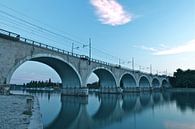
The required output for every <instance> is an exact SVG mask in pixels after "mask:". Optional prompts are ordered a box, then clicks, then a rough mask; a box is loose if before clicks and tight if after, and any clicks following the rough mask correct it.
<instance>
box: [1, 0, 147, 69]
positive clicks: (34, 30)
mask: <svg viewBox="0 0 195 129" xmlns="http://www.w3.org/2000/svg"><path fill="white" fill-rule="evenodd" d="M0 6H3V7H5V8H7V9H9V10H12V11H14V12H15V13H18V14H20V15H22V16H24V17H28V18H29V19H33V20H34V21H37V22H39V23H41V22H40V21H39V20H37V19H34V18H31V17H29V16H27V15H25V14H23V13H20V12H19V11H17V10H15V9H12V8H10V7H8V6H6V5H3V4H2V3H0ZM0 14H3V15H4V16H7V19H9V20H10V19H12V20H13V21H14V22H10V21H9V22H10V23H12V24H15V26H14V25H12V27H14V28H17V29H20V30H25V31H26V32H27V33H30V34H34V35H36V36H39V37H42V38H45V39H47V40H51V41H53V42H55V43H56V42H59V41H58V40H56V39H55V36H56V37H58V38H59V37H60V38H63V39H65V40H66V42H67V41H69V42H67V43H68V44H67V45H66V46H71V44H72V42H74V43H75V44H77V45H78V46H80V48H82V46H84V45H86V44H88V43H87V42H82V41H79V40H76V39H73V38H70V37H69V36H70V34H68V33H66V34H67V35H69V36H66V35H65V34H64V33H65V32H63V34H62V33H57V32H55V31H51V30H50V29H47V28H44V27H42V26H40V25H36V24H34V23H32V22H29V21H27V20H24V19H22V18H20V17H18V16H15V15H12V14H10V13H8V12H6V11H3V10H1V9H0ZM1 16H2V15H1ZM8 17H9V18H8ZM1 23H3V22H1ZM23 23H24V24H23ZM3 24H4V25H6V26H9V25H8V24H7V23H5V22H4V23H3ZM41 24H43V23H41ZM16 25H17V27H16ZM44 25H45V24H44ZM25 26H27V27H25ZM50 28H51V26H50ZM52 28H53V27H52ZM29 31H31V32H29ZM42 33H47V34H50V35H53V36H52V38H51V36H50V37H49V38H48V37H47V36H43V35H44V34H42ZM61 43H64V42H61ZM64 45H65V44H64ZM70 48H71V47H70ZM92 49H93V52H96V53H101V54H103V55H106V58H107V57H108V56H109V59H108V58H107V59H108V60H114V62H115V61H116V62H117V61H118V60H120V61H121V62H122V63H121V64H122V65H124V64H128V63H129V61H128V60H126V59H122V58H120V57H117V56H114V55H111V54H110V53H108V52H106V51H105V50H100V49H97V48H95V47H92ZM86 50H87V48H86V47H83V49H80V50H77V51H80V52H83V53H87V51H86ZM92 55H96V56H98V54H95V53H93V54H92ZM103 58H105V57H103ZM112 62H113V61H112ZM136 66H138V67H140V66H141V65H139V64H135V67H136ZM147 67H148V66H146V67H145V66H141V68H142V70H144V69H146V70H147ZM140 70H141V69H140Z"/></svg>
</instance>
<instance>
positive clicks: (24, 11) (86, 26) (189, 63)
mask: <svg viewBox="0 0 195 129" xmlns="http://www.w3.org/2000/svg"><path fill="white" fill-rule="evenodd" d="M21 19H23V20H25V21H27V22H30V23H33V24H35V25H37V26H40V27H42V28H45V29H48V30H50V31H52V32H55V33H58V34H61V35H64V37H62V36H56V35H52V34H51V33H48V32H45V31H44V30H42V29H41V28H37V27H33V26H30V25H29V24H27V23H23V21H21ZM0 28H2V29H6V30H9V31H13V32H16V33H19V34H20V35H21V36H23V37H26V38H30V39H33V40H36V41H40V42H43V43H46V44H49V45H52V46H56V47H59V48H63V49H65V50H68V51H71V45H72V42H73V40H75V41H74V44H75V47H79V49H78V50H76V49H75V53H79V54H85V55H87V53H88V50H87V48H82V45H83V44H88V39H89V38H91V39H92V47H93V48H92V56H93V58H97V59H101V60H104V61H108V62H111V63H115V64H117V63H118V62H119V58H120V59H121V65H124V66H126V67H130V68H131V64H130V63H128V62H129V61H131V60H132V57H134V59H135V66H136V67H135V68H136V69H139V68H140V67H139V66H142V67H141V69H142V70H143V71H146V72H149V70H148V69H147V67H148V66H150V64H152V68H153V73H156V72H157V70H158V72H159V73H163V72H164V71H166V69H167V71H168V73H170V74H172V73H173V72H174V71H175V70H176V69H177V68H182V69H195V0H150V1H148V0H17V1H16V0H0ZM65 37H67V38H65ZM69 39H73V40H69ZM49 77H50V78H52V79H53V80H55V81H59V78H58V76H57V74H56V73H55V72H54V70H52V69H51V68H49V67H45V65H43V64H40V63H35V62H27V63H25V64H23V65H22V66H20V67H19V68H18V69H17V70H16V72H15V73H14V75H13V77H12V82H17V81H19V82H25V81H29V80H33V79H46V78H49Z"/></svg>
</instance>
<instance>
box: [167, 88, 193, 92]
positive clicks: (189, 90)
mask: <svg viewBox="0 0 195 129" xmlns="http://www.w3.org/2000/svg"><path fill="white" fill-rule="evenodd" d="M167 91H172V92H195V88H171V89H168V90H167Z"/></svg>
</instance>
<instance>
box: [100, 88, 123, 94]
mask: <svg viewBox="0 0 195 129" xmlns="http://www.w3.org/2000/svg"><path fill="white" fill-rule="evenodd" d="M122 92H123V90H122V89H121V88H120V87H102V88H100V89H99V93H109V94H120V93H122Z"/></svg>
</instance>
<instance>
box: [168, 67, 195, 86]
mask: <svg viewBox="0 0 195 129" xmlns="http://www.w3.org/2000/svg"><path fill="white" fill-rule="evenodd" d="M169 80H170V83H171V85H172V86H173V87H176V88H195V70H189V69H188V70H186V71H183V70H182V69H177V71H176V72H175V73H174V76H173V77H170V79H169Z"/></svg>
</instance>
